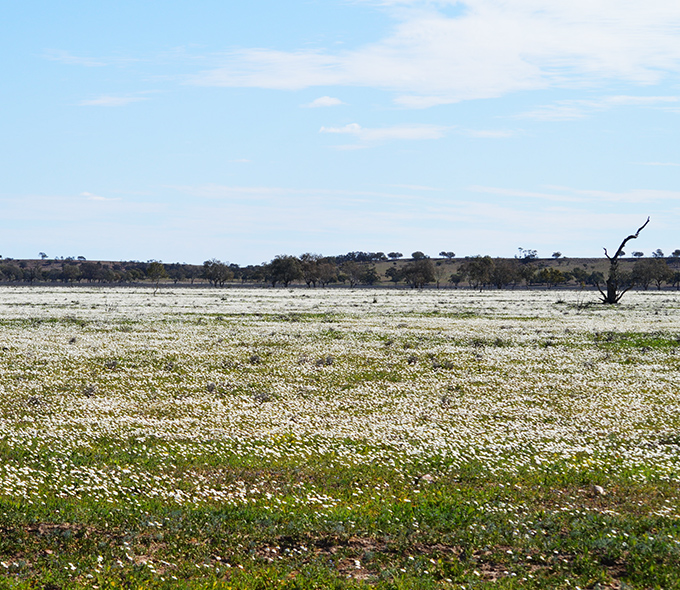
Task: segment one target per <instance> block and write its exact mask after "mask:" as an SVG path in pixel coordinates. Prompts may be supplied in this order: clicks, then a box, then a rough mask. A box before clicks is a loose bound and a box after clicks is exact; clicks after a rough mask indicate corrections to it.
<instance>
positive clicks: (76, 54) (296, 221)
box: [0, 0, 680, 264]
mask: <svg viewBox="0 0 680 590" xmlns="http://www.w3.org/2000/svg"><path fill="white" fill-rule="evenodd" d="M1 15H2V18H1V19H0V22H1V23H2V24H0V45H1V46H2V50H3V52H2V53H3V56H4V57H3V60H2V62H0V72H1V73H2V79H3V84H2V91H1V92H0V106H1V107H2V110H1V113H2V114H1V115H0V117H1V121H2V123H1V128H2V132H3V133H2V136H3V139H4V141H3V142H2V143H1V144H0V161H1V162H2V177H1V178H2V180H1V181H0V204H1V206H2V208H3V211H4V214H3V215H2V217H1V218H0V229H1V231H2V238H1V241H0V254H1V255H3V256H5V257H14V258H27V257H36V256H37V255H38V253H39V252H46V253H47V254H48V255H49V256H50V257H53V256H80V255H82V256H85V257H87V258H88V259H110V260H122V259H136V260H148V259H158V260H163V261H165V262H174V261H180V262H193V263H200V262H202V261H203V260H206V259H208V258H213V257H215V258H219V259H222V260H228V261H230V262H237V263H239V264H250V263H259V262H262V261H267V260H270V259H271V258H272V257H273V256H274V255H276V254H283V253H288V254H301V253H303V252H317V253H322V254H339V253H344V252H347V251H350V250H370V251H385V252H388V251H392V250H398V251H401V252H404V253H405V254H408V253H410V252H412V251H414V250H422V251H424V252H426V253H427V254H430V255H433V256H434V255H437V253H438V252H439V251H441V250H447V251H449V250H453V251H454V252H456V254H457V255H458V256H465V255H475V254H490V255H493V256H514V255H515V254H516V253H517V251H518V248H520V247H521V248H530V249H536V250H538V252H539V255H541V256H550V255H551V254H552V252H554V251H561V252H562V253H564V254H565V255H567V256H600V255H602V248H603V247H607V248H608V249H610V250H613V249H615V248H616V247H617V246H618V244H619V243H620V241H621V240H622V239H623V237H625V236H626V235H628V234H629V233H631V232H634V231H635V230H636V229H637V228H638V227H639V226H640V225H641V224H642V223H643V222H644V220H645V219H646V218H647V216H648V215H649V216H651V222H650V224H649V226H648V227H647V228H646V229H645V231H644V232H643V233H642V234H641V235H640V238H639V239H638V240H637V241H636V242H634V243H633V244H634V248H633V249H636V250H641V251H643V252H645V253H646V254H651V252H652V251H653V250H655V249H657V248H661V249H662V250H664V251H665V252H666V253H670V252H671V251H672V250H674V249H676V248H680V232H678V227H679V222H680V140H679V139H678V135H679V133H678V132H679V131H680V75H679V74H680V3H678V2H677V0H646V1H645V2H644V3H642V2H639V1H638V0H636V1H632V0H551V1H550V2H546V1H545V0H468V1H459V2H457V1H454V0H441V1H426V0H383V1H371V0H323V1H322V0H305V1H303V0H288V1H287V2H273V1H265V0H250V1H249V2H232V1H230V0H227V1H224V0H221V1H217V0H215V1H205V0H193V1H192V2H188V1H183V0H175V1H173V0H165V1H163V2H160V1H144V2H139V1H135V2H132V1H127V0H117V1H116V2H102V1H93V0H88V1H71V0H62V1H60V2H47V1H34V0H24V1H22V2H13V3H5V4H4V5H3V8H2V13H1ZM631 251H632V249H631Z"/></svg>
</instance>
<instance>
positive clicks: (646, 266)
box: [632, 258, 673, 290]
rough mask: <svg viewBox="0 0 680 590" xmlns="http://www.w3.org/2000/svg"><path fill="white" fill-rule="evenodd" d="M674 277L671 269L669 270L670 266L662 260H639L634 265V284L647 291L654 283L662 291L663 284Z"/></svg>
mask: <svg viewBox="0 0 680 590" xmlns="http://www.w3.org/2000/svg"><path fill="white" fill-rule="evenodd" d="M672 275H673V273H672V271H671V269H670V268H668V264H666V261H665V260H663V259H662V258H646V259H644V260H638V261H637V262H636V263H635V264H634V265H633V271H632V279H633V282H634V283H635V284H636V285H639V286H641V287H642V288H643V289H645V290H647V289H649V286H650V284H652V283H654V284H655V285H656V288H657V289H659V290H660V289H661V284H662V283H664V282H666V281H669V280H670V279H671V277H672Z"/></svg>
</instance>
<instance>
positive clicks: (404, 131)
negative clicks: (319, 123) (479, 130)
mask: <svg viewBox="0 0 680 590" xmlns="http://www.w3.org/2000/svg"><path fill="white" fill-rule="evenodd" d="M446 130H447V127H442V126H439V125H396V126H394V127H382V128H367V127H362V126H361V125H359V124H358V123H350V124H349V125H345V126H344V127H322V128H321V129H320V130H319V133H336V134H342V135H352V136H354V137H356V138H357V139H358V140H359V141H361V142H365V143H379V142H384V141H393V140H422V139H440V138H442V137H444V135H445V133H446Z"/></svg>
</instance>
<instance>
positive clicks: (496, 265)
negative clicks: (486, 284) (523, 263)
mask: <svg viewBox="0 0 680 590" xmlns="http://www.w3.org/2000/svg"><path fill="white" fill-rule="evenodd" d="M520 278H521V275H520V273H519V268H518V263H517V262H514V261H512V260H505V259H503V258H497V259H496V260H494V261H493V267H492V269H491V276H490V280H491V283H492V284H493V285H494V286H495V287H496V288H498V289H502V288H503V287H507V286H508V285H513V284H516V283H517V282H519V280H520Z"/></svg>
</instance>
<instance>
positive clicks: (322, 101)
mask: <svg viewBox="0 0 680 590" xmlns="http://www.w3.org/2000/svg"><path fill="white" fill-rule="evenodd" d="M342 104H345V103H344V102H342V101H341V100H340V99H339V98H333V97H331V96H322V97H320V98H317V99H316V100H313V101H312V102H310V103H308V104H305V105H302V106H304V107H306V108H309V109H316V108H320V107H337V106H339V105H342Z"/></svg>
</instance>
